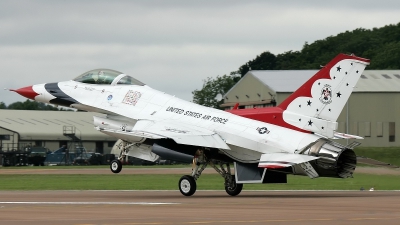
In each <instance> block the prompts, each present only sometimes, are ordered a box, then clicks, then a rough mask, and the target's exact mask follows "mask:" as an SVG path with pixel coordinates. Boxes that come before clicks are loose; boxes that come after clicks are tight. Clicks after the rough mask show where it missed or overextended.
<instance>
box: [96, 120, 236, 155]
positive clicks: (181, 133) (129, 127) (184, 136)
mask: <svg viewBox="0 0 400 225" xmlns="http://www.w3.org/2000/svg"><path fill="white" fill-rule="evenodd" d="M94 124H95V127H96V129H97V130H99V131H101V132H103V133H105V134H108V135H110V136H113V137H116V138H119V139H123V140H127V141H131V142H139V141H140V140H141V138H149V139H163V138H170V139H173V140H174V141H175V142H176V143H178V144H185V145H194V146H203V147H209V148H219V149H225V150H229V149H230V148H229V147H228V145H227V144H226V143H225V141H224V140H223V139H222V138H221V137H220V136H219V135H218V134H217V133H215V132H213V131H210V130H208V129H204V128H201V127H195V126H187V125H186V126H185V125H183V124H180V123H178V122H174V123H168V122H164V121H152V120H138V121H126V120H125V121H123V120H113V119H108V118H101V117H94Z"/></svg>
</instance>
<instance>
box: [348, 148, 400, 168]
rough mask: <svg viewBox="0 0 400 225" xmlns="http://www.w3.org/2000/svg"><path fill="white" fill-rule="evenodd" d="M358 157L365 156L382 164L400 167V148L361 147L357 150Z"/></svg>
mask: <svg viewBox="0 0 400 225" xmlns="http://www.w3.org/2000/svg"><path fill="white" fill-rule="evenodd" d="M354 151H355V152H356V155H357V156H365V157H368V158H371V159H376V160H379V161H382V162H386V163H390V164H393V165H397V166H400V147H391V148H381V147H359V148H355V149H354Z"/></svg>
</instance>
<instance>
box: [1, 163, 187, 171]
mask: <svg viewBox="0 0 400 225" xmlns="http://www.w3.org/2000/svg"><path fill="white" fill-rule="evenodd" d="M123 167H124V168H191V167H192V165H190V164H176V165H151V166H136V165H135V166H133V165H123ZM96 168H110V166H109V165H99V166H98V165H90V166H10V167H0V169H1V170H3V169H4V170H7V169H21V170H24V169H46V170H47V169H57V170H59V169H96Z"/></svg>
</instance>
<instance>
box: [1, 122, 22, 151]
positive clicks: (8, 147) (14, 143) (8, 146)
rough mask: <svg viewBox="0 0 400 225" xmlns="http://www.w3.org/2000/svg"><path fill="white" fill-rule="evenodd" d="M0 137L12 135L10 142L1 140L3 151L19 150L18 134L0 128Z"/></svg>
mask: <svg viewBox="0 0 400 225" xmlns="http://www.w3.org/2000/svg"><path fill="white" fill-rule="evenodd" d="M0 135H10V140H1V145H2V149H1V150H3V151H7V150H13V149H16V148H17V143H18V137H19V135H18V133H15V132H13V131H10V130H7V129H4V128H2V127H0Z"/></svg>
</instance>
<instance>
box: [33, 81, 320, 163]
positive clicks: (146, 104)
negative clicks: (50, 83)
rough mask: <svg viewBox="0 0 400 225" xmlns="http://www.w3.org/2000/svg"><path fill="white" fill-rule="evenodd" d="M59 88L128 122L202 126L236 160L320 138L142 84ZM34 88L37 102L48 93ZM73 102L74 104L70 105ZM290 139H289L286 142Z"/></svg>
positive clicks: (253, 158)
mask: <svg viewBox="0 0 400 225" xmlns="http://www.w3.org/2000/svg"><path fill="white" fill-rule="evenodd" d="M58 86H59V88H60V89H61V90H62V91H63V92H64V93H65V94H67V95H68V96H71V97H72V98H74V99H76V100H78V101H79V102H80V103H81V104H80V105H75V107H76V108H79V109H84V110H87V111H95V112H106V113H107V114H110V115H119V116H123V117H126V118H129V119H132V120H136V121H138V120H151V121H155V122H166V121H167V122H168V123H177V124H183V125H185V126H190V127H195V128H196V127H198V128H199V129H207V130H209V131H211V132H215V133H216V134H218V135H219V136H220V137H221V138H222V139H223V140H224V141H225V142H226V144H227V145H228V146H229V148H230V149H220V150H221V151H222V152H224V153H225V154H226V155H228V156H229V157H231V158H233V159H235V160H237V161H241V162H258V161H259V159H260V156H261V155H262V154H265V153H294V152H295V151H296V150H299V149H302V148H303V147H305V146H307V145H308V144H310V143H312V142H315V141H316V140H318V139H319V138H320V136H317V135H314V134H310V133H303V132H299V131H295V130H292V129H288V128H284V127H280V126H276V125H273V124H269V123H265V122H260V121H256V120H252V119H248V118H244V117H240V116H237V115H234V114H232V113H229V112H225V111H221V110H217V109H213V108H209V107H205V106H201V105H197V104H194V103H192V102H187V101H184V100H181V99H179V98H176V97H174V96H171V95H168V94H166V93H163V92H160V91H157V90H154V89H152V88H150V87H149V86H147V85H144V86H140V85H99V84H85V83H80V82H76V81H65V82H59V83H58ZM34 89H35V91H36V92H38V93H40V94H41V96H38V97H37V98H38V99H40V101H45V102H49V101H50V100H51V99H53V98H54V97H53V98H52V97H51V93H44V92H46V90H45V89H44V88H43V87H41V85H35V86H34ZM73 106H74V105H73ZM289 140H290V141H289Z"/></svg>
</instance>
